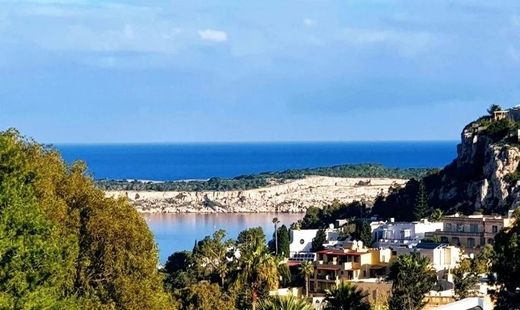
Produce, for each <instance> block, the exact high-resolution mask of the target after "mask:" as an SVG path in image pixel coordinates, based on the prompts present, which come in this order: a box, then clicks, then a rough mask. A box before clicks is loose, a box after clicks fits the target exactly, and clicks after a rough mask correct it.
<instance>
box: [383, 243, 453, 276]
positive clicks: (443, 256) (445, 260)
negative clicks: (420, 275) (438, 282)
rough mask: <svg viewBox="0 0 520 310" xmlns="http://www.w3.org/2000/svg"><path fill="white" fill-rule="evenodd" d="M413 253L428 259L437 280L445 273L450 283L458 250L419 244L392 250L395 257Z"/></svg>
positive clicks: (434, 244) (444, 246) (441, 245)
mask: <svg viewBox="0 0 520 310" xmlns="http://www.w3.org/2000/svg"><path fill="white" fill-rule="evenodd" d="M413 252H418V253H419V254H420V255H421V256H425V257H428V259H429V260H430V263H431V266H432V267H433V269H435V271H436V272H437V276H438V277H439V279H440V278H442V276H443V275H444V274H445V273H446V272H447V273H448V279H447V280H448V281H449V282H452V279H451V272H452V270H453V269H454V268H456V267H457V266H458V265H459V262H460V256H461V252H460V248H458V247H456V246H451V245H448V244H443V243H441V244H439V243H419V244H418V245H417V246H415V247H398V248H393V249H392V254H394V255H397V256H400V255H403V254H409V253H413Z"/></svg>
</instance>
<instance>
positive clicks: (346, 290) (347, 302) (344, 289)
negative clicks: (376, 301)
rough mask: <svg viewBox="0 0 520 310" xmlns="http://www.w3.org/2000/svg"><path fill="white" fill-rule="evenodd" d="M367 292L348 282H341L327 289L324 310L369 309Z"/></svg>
mask: <svg viewBox="0 0 520 310" xmlns="http://www.w3.org/2000/svg"><path fill="white" fill-rule="evenodd" d="M367 296H368V294H367V293H365V292H363V291H362V290H360V289H358V288H357V287H356V286H355V285H354V284H352V283H350V282H341V283H340V284H339V285H338V286H336V287H334V288H332V289H331V290H330V291H327V295H326V297H325V309H326V310H369V309H370V304H369V303H368V302H367Z"/></svg>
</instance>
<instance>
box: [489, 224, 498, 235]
mask: <svg viewBox="0 0 520 310" xmlns="http://www.w3.org/2000/svg"><path fill="white" fill-rule="evenodd" d="M491 231H492V232H493V233H494V234H496V233H497V232H498V226H497V225H493V227H491Z"/></svg>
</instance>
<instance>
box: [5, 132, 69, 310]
mask: <svg viewBox="0 0 520 310" xmlns="http://www.w3.org/2000/svg"><path fill="white" fill-rule="evenodd" d="M28 143H29V142H26V141H21V140H19V137H18V134H17V133H16V132H15V131H10V132H6V133H2V134H1V135H0V258H1V259H0V308H2V309H37V308H40V309H41V308H51V307H63V308H68V307H72V306H74V304H75V302H74V298H73V297H69V296H67V295H68V294H67V293H70V291H71V290H72V289H73V287H72V282H73V277H72V276H71V274H73V270H74V269H73V259H74V257H73V255H74V253H70V252H68V251H67V250H68V249H67V248H64V247H62V245H61V244H62V243H61V240H60V235H59V229H58V228H57V227H56V225H54V224H53V223H52V222H51V221H49V220H48V219H47V218H46V216H45V214H44V212H43V211H42V210H41V209H39V208H38V206H37V200H36V197H35V193H34V190H33V188H32V186H33V184H34V182H35V178H36V175H35V173H34V171H33V169H31V166H30V165H31V163H30V158H29V157H28V156H26V155H27V154H26V152H27V148H28V147H30V145H29V144H28ZM64 241H65V240H64ZM67 242H68V241H67Z"/></svg>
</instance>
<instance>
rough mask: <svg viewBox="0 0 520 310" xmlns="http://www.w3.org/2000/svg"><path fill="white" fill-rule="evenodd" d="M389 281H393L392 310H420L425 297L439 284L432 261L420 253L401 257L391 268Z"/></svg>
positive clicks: (390, 301)
mask: <svg viewBox="0 0 520 310" xmlns="http://www.w3.org/2000/svg"><path fill="white" fill-rule="evenodd" d="M388 279H389V280H391V281H392V296H391V297H390V300H389V302H388V304H389V306H390V309H392V310H401V309H409V310H419V309H422V308H423V306H424V301H423V300H424V295H425V294H426V293H428V292H429V291H430V290H432V289H433V288H434V286H435V284H436V283H437V276H436V274H435V271H434V270H433V269H432V267H431V265H430V260H429V259H428V258H427V257H425V256H421V255H420V254H419V253H412V254H406V255H402V256H399V257H398V258H397V260H396V261H395V262H394V263H392V265H391V266H390V273H389V275H388Z"/></svg>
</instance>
